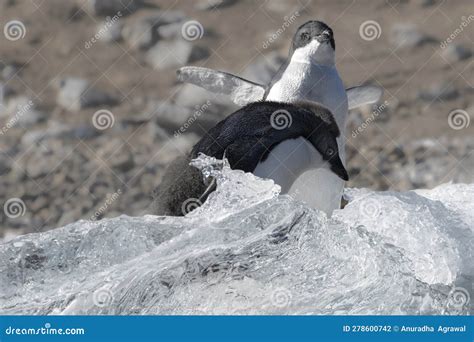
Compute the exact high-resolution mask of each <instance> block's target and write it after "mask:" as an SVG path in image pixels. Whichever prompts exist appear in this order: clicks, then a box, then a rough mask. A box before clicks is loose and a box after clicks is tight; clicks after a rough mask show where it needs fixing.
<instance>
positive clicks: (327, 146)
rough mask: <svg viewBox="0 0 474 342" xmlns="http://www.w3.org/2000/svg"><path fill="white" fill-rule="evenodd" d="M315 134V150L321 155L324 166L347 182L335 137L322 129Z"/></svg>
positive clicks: (347, 176) (346, 174)
mask: <svg viewBox="0 0 474 342" xmlns="http://www.w3.org/2000/svg"><path fill="white" fill-rule="evenodd" d="M315 133H316V135H317V138H316V139H315V140H316V149H317V150H318V152H319V153H320V154H321V157H322V158H323V160H324V161H326V162H327V163H326V164H325V165H326V166H327V167H328V168H329V170H331V171H332V172H334V173H335V174H336V175H337V176H338V177H339V178H341V179H343V180H345V181H347V180H349V175H348V173H347V171H346V168H345V167H344V164H343V163H342V160H341V157H340V156H339V147H338V144H337V141H336V137H335V136H334V135H332V134H331V133H330V131H328V130H326V129H324V128H323V129H320V130H318V132H315Z"/></svg>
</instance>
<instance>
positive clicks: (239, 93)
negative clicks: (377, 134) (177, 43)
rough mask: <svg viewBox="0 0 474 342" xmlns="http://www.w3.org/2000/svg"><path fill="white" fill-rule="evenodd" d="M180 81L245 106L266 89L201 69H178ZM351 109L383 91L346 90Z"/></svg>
mask: <svg viewBox="0 0 474 342" xmlns="http://www.w3.org/2000/svg"><path fill="white" fill-rule="evenodd" d="M177 74H178V80H180V81H181V82H186V83H191V84H194V85H196V86H198V87H201V88H204V89H206V90H208V91H210V92H212V93H215V94H224V95H229V96H230V98H231V100H232V102H234V103H235V104H237V105H239V106H245V105H246V104H249V103H251V102H256V101H261V100H263V99H264V97H265V91H266V89H265V88H266V87H265V86H263V85H261V84H258V83H254V82H252V81H249V80H246V79H243V78H241V77H238V76H235V75H232V74H229V73H227V72H223V71H217V70H212V69H208V68H201V67H192V66H187V67H182V68H180V69H178V71H177ZM346 93H347V99H348V102H349V109H354V108H357V107H360V106H363V105H366V104H370V103H376V102H378V101H379V100H380V99H381V98H382V95H383V89H382V88H380V87H378V86H373V85H369V86H358V87H352V88H348V89H346Z"/></svg>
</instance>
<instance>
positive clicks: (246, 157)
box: [153, 101, 349, 216]
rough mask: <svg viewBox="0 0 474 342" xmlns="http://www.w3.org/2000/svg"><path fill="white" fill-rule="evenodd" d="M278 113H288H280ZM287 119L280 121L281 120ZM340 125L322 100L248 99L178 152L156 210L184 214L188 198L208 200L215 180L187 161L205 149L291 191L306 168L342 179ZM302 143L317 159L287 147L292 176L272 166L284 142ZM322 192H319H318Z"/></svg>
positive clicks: (344, 174) (156, 198)
mask: <svg viewBox="0 0 474 342" xmlns="http://www.w3.org/2000/svg"><path fill="white" fill-rule="evenodd" d="M279 115H281V116H284V117H278V116H279ZM281 119H284V120H286V121H285V122H286V123H285V125H281V122H280V121H279V120H281ZM339 135H340V131H339V128H338V126H337V124H336V122H335V120H334V117H333V115H332V113H331V111H330V110H329V109H327V108H325V107H324V106H321V105H320V104H317V103H313V102H308V101H298V102H296V103H294V104H291V103H282V102H274V101H261V102H255V103H251V104H248V105H246V106H244V107H243V108H241V109H239V110H237V111H235V112H234V113H232V114H230V115H229V116H228V117H226V118H225V119H223V120H222V121H220V122H219V123H217V124H216V125H215V126H214V127H213V128H211V129H210V130H209V131H208V132H207V133H206V135H205V136H204V137H203V138H201V139H200V140H199V141H198V142H197V143H196V144H195V145H194V146H193V148H192V150H191V152H190V153H189V154H187V155H184V156H180V157H178V158H177V159H176V160H175V161H174V162H172V163H171V164H170V166H169V167H168V168H167V170H166V172H165V174H164V176H163V180H162V182H161V184H160V185H159V186H158V187H157V188H156V189H155V190H154V192H153V197H154V205H153V206H154V214H156V215H168V216H182V215H185V214H186V211H185V210H183V204H184V203H186V201H187V200H189V199H195V200H196V201H195V202H196V203H199V204H201V203H204V202H205V200H206V199H207V197H208V195H209V194H210V193H211V192H212V191H214V190H215V183H213V182H210V183H209V184H206V183H205V182H204V180H203V177H202V175H201V173H200V171H199V170H198V169H196V168H194V167H193V166H190V165H189V163H190V161H191V160H192V159H194V158H197V157H198V156H199V154H201V153H203V154H205V155H207V156H211V157H215V158H217V159H223V158H224V157H225V158H226V159H227V160H228V162H229V165H230V167H231V168H232V169H239V170H243V171H245V172H253V173H255V174H256V173H258V172H260V173H262V172H263V173H265V174H266V176H267V178H271V179H273V180H274V181H275V183H277V184H278V185H280V186H281V188H282V193H285V192H287V191H288V190H289V189H290V188H291V186H292V183H293V182H294V180H295V179H297V177H298V176H299V175H301V174H302V173H304V172H305V171H306V170H308V168H314V167H315V166H316V165H317V167H318V168H321V169H325V170H328V172H331V173H333V174H334V175H335V176H336V177H339V178H340V179H341V180H348V179H349V176H348V173H347V170H346V169H345V167H344V165H343V162H342V160H341V158H340V156H339V147H338V143H337V138H338V137H339ZM287 142H292V143H293V144H294V145H295V146H298V145H299V144H302V145H303V146H306V147H307V148H311V149H314V150H315V151H317V153H316V154H314V155H313V158H314V159H307V158H300V157H301V154H299V153H292V151H286V153H287V155H286V159H285V160H286V161H287V162H288V161H289V162H291V164H292V173H291V175H290V176H288V175H287V174H286V173H285V172H281V170H280V169H276V170H274V171H275V172H272V170H271V168H272V167H273V165H272V163H273V162H272V160H271V159H269V158H270V155H271V154H272V153H273V152H274V151H275V150H279V149H282V145H283V147H284V146H285V143H287ZM315 191H317V189H315ZM314 195H315V196H318V194H317V193H316V194H314Z"/></svg>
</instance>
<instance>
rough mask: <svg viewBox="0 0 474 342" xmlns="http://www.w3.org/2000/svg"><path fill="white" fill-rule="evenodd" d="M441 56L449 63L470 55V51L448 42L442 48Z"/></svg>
mask: <svg viewBox="0 0 474 342" xmlns="http://www.w3.org/2000/svg"><path fill="white" fill-rule="evenodd" d="M441 56H443V58H444V59H445V60H446V61H448V62H450V63H456V62H459V61H462V60H465V59H468V58H470V57H472V51H471V50H469V49H468V48H465V47H464V46H462V45H460V44H449V45H448V46H446V48H444V49H443V51H442V52H441Z"/></svg>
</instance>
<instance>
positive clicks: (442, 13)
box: [0, 0, 474, 238]
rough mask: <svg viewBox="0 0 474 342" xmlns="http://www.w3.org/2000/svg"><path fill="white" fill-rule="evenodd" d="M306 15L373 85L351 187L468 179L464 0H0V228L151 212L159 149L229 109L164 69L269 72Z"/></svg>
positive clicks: (169, 154)
mask: <svg viewBox="0 0 474 342" xmlns="http://www.w3.org/2000/svg"><path fill="white" fill-rule="evenodd" d="M309 19H319V20H323V21H325V22H326V23H328V24H329V25H330V26H331V27H332V28H333V29H334V32H335V37H336V46H337V64H338V69H339V71H340V73H341V76H342V78H343V80H344V82H345V83H346V85H347V86H348V87H349V86H353V85H358V84H363V83H371V84H377V85H380V86H382V87H383V88H384V89H385V95H384V99H383V100H382V101H381V103H380V104H379V105H378V106H376V107H368V108H360V109H358V110H355V111H353V112H352V113H351V119H350V122H349V125H348V128H347V138H348V143H347V148H348V161H347V164H348V168H349V170H350V176H351V181H350V182H349V184H348V185H349V186H354V187H369V188H372V189H393V190H407V189H412V188H420V187H428V188H429V187H433V186H435V185H437V184H440V183H444V182H448V181H450V180H453V181H456V182H472V181H474V171H473V170H474V156H473V147H474V138H473V133H474V128H473V126H474V125H472V124H471V125H469V123H470V119H471V118H472V117H473V116H474V101H473V94H474V91H473V89H474V88H473V82H474V81H473V80H474V77H473V76H474V63H473V61H474V58H473V57H472V54H473V42H474V6H473V5H472V1H471V0H458V1H455V2H449V4H448V2H447V1H441V0H439V1H426V0H423V1H421V0H420V1H414V0H413V1H408V0H406V1H389V0H388V1H368V0H367V1H357V2H355V1H354V2H352V1H330V2H329V1H328V2H324V1H306V0H300V1H289V0H288V1H281V0H275V1H262V2H258V3H256V2H253V1H244V0H235V1H232V0H200V1H195V2H188V1H165V0H163V1H147V2H139V1H135V0H120V1H119V0H81V1H62V0H50V1H42V2H41V1H27V0H23V1H22V0H0V23H1V25H2V27H3V35H0V189H1V191H0V203H1V204H2V206H4V210H3V211H2V212H1V215H0V236H1V235H5V237H7V238H8V237H9V236H12V235H16V234H20V233H25V232H31V231H42V230H47V229H50V228H54V227H57V226H61V225H64V224H67V223H70V222H73V221H76V220H78V219H81V218H83V219H100V218H102V217H113V216H117V215H119V214H120V213H126V214H129V215H142V214H144V213H147V212H149V205H150V192H151V190H152V188H153V187H154V186H155V185H157V184H159V182H160V177H161V175H162V172H163V170H164V168H165V167H166V165H167V163H169V161H171V160H172V159H173V158H174V157H175V156H176V155H177V154H179V153H184V152H185V151H187V149H189V147H190V146H192V144H193V143H194V142H195V141H196V140H197V139H198V138H199V136H200V135H202V133H203V132H204V131H205V130H206V129H208V128H209V127H211V126H212V125H213V123H215V122H216V121H217V120H219V119H220V118H222V117H224V116H225V115H226V114H228V113H230V112H231V110H232V109H233V108H235V107H234V106H233V105H231V104H230V103H229V101H228V99H225V98H222V97H220V98H217V97H215V96H212V95H210V94H208V93H206V92H204V91H201V90H200V89H198V88H195V87H193V86H190V85H181V84H178V83H177V82H176V76H175V70H176V69H177V68H178V67H180V66H182V65H200V66H206V67H211V68H216V69H220V70H226V71H229V72H232V73H235V74H239V75H243V76H244V77H247V78H249V79H252V80H255V81H259V82H266V81H268V80H269V78H270V77H271V75H272V74H273V73H274V72H275V70H276V69H277V68H278V67H279V65H280V64H281V62H282V58H283V56H285V54H286V51H287V50H288V46H289V42H290V38H291V36H292V34H293V33H294V31H295V30H296V28H297V27H298V25H300V24H302V23H304V22H305V21H306V20H309ZM8 208H10V209H8Z"/></svg>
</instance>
